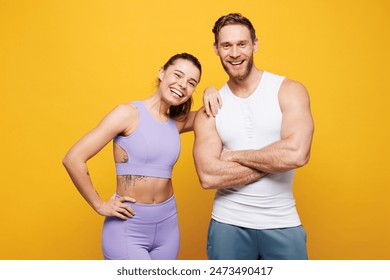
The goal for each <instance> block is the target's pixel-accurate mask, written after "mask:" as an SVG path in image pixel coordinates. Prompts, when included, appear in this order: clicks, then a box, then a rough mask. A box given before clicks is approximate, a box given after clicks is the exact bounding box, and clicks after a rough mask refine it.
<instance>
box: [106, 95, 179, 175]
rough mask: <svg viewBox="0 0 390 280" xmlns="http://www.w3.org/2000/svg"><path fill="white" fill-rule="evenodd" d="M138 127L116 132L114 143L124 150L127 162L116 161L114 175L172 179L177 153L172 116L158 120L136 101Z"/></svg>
mask: <svg viewBox="0 0 390 280" xmlns="http://www.w3.org/2000/svg"><path fill="white" fill-rule="evenodd" d="M132 104H134V105H135V106H136V107H137V109H138V126H137V128H136V129H135V130H134V131H133V133H131V134H130V135H129V136H122V135H118V136H116V137H115V138H114V143H116V144H118V145H119V146H120V147H121V148H122V149H123V150H124V151H125V152H126V153H127V157H128V162H126V163H116V164H115V166H116V174H117V175H141V176H150V177H159V178H171V177H172V169H173V166H174V164H175V163H176V161H177V159H178V157H179V153H180V135H179V132H178V130H177V127H176V124H175V122H174V121H173V120H172V119H168V121H167V122H158V121H157V120H155V119H154V118H153V117H152V115H151V114H150V113H149V111H148V110H147V108H146V107H145V105H144V103H143V102H142V101H135V102H133V103H132Z"/></svg>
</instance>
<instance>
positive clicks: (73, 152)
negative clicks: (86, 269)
mask: <svg viewBox="0 0 390 280" xmlns="http://www.w3.org/2000/svg"><path fill="white" fill-rule="evenodd" d="M201 72H202V68H201V65H200V63H199V61H198V59H197V58H195V57H194V56H192V55H190V54H187V53H181V54H176V55H174V56H172V57H171V58H170V59H169V60H168V61H167V63H166V64H165V65H164V66H163V68H162V69H161V70H160V72H159V74H158V80H159V85H158V88H157V90H156V91H155V92H154V94H153V95H152V96H150V97H149V98H147V99H145V100H142V101H134V102H131V103H127V104H122V105H119V106H117V107H116V108H115V109H114V110H113V111H111V112H110V113H108V114H107V115H106V116H105V117H104V118H103V120H102V121H101V122H100V123H99V125H98V126H97V127H96V128H94V129H93V130H91V131H90V132H89V133H87V134H86V135H85V136H83V137H82V138H81V139H80V140H79V141H78V142H77V143H76V144H75V145H74V146H73V147H72V148H71V149H70V150H69V152H68V153H67V154H66V156H65V158H64V160H63V164H64V166H65V168H66V170H67V171H68V173H69V175H70V177H71V179H72V181H73V183H74V184H75V186H76V188H77V189H78V191H79V192H80V194H81V195H82V196H83V197H84V198H85V200H86V201H87V202H88V203H89V204H90V206H91V207H92V208H93V209H94V210H95V211H96V212H97V213H99V214H100V215H103V216H106V218H105V221H104V227H103V236H102V247H103V253H104V258H105V259H138V260H140V259H160V260H162V259H177V256H178V251H179V228H178V222H177V209H176V202H175V198H174V195H173V187H172V181H171V176H172V168H173V166H174V164H175V162H176V160H177V158H178V156H179V152H180V136H179V133H182V132H186V131H190V130H192V127H193V121H194V116H195V112H190V109H191V103H192V94H193V93H194V90H195V88H196V86H197V84H198V83H199V81H200V77H201ZM207 98H209V101H207V102H206V101H205V104H209V103H212V101H213V100H211V99H215V100H214V101H216V100H217V96H216V95H214V96H213V95H208V97H207ZM207 98H206V99H207ZM111 140H113V142H114V160H115V163H116V174H117V186H116V195H114V196H113V197H111V198H110V199H109V200H108V201H103V200H102V199H101V198H100V197H99V195H98V193H97V192H96V190H95V188H94V186H93V184H92V181H91V179H90V177H89V172H88V169H87V164H86V163H87V161H88V160H89V159H90V158H91V157H93V156H94V155H96V154H97V153H98V152H99V151H100V150H101V149H102V148H103V147H104V146H106V145H107V144H108V143H109V142H110V141H111Z"/></svg>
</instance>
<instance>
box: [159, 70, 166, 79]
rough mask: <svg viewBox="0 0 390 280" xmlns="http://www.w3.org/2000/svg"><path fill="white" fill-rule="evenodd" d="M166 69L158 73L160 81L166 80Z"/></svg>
mask: <svg viewBox="0 0 390 280" xmlns="http://www.w3.org/2000/svg"><path fill="white" fill-rule="evenodd" d="M164 73H165V71H164V69H163V68H161V69H160V71H159V72H158V80H159V81H160V82H161V80H162V79H163V78H164Z"/></svg>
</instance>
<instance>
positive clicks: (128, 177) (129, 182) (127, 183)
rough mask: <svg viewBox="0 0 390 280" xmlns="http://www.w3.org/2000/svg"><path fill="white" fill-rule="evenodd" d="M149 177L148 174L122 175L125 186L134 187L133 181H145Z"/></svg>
mask: <svg viewBox="0 0 390 280" xmlns="http://www.w3.org/2000/svg"><path fill="white" fill-rule="evenodd" d="M149 178H150V177H148V176H140V175H125V176H123V183H124V184H125V187H130V186H132V187H134V186H135V182H139V181H147V180H148V179H149Z"/></svg>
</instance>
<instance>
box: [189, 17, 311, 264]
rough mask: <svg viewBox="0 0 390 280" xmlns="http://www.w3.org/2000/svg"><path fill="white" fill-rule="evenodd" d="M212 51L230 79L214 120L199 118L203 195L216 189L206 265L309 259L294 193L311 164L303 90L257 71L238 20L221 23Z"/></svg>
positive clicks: (249, 32)
mask: <svg viewBox="0 0 390 280" xmlns="http://www.w3.org/2000/svg"><path fill="white" fill-rule="evenodd" d="M213 33H214V35H215V42H214V50H215V52H216V54H217V55H218V56H219V57H220V60H221V63H222V66H223V68H224V69H225V71H226V73H227V74H228V76H229V80H228V81H227V83H226V84H225V85H224V86H223V87H222V88H221V90H220V94H221V97H222V102H223V106H222V108H221V109H220V110H219V112H218V114H217V115H216V117H215V118H213V117H208V116H207V114H206V113H205V112H204V111H202V110H199V112H198V114H197V116H196V119H195V124H194V131H195V145H194V159H195V165H196V169H197V173H198V176H199V179H200V182H201V184H202V187H203V188H205V189H218V191H217V192H216V195H215V199H214V205H213V212H212V219H211V222H210V226H209V234H208V244H207V254H208V257H209V259H272V260H277V259H307V258H308V257H307V249H306V233H305V230H304V229H303V227H302V225H301V221H300V219H299V216H298V213H297V210H296V208H295V199H294V196H293V193H292V182H293V177H294V169H296V168H298V167H301V166H303V165H305V164H306V163H307V162H308V160H309V156H310V147H311V141H312V136H313V130H314V126H313V120H312V116H311V112H310V102H309V96H308V93H307V91H306V89H305V87H304V86H303V85H301V84H300V83H298V82H296V81H292V80H289V79H287V78H284V77H282V76H278V75H275V74H271V73H269V72H267V71H264V70H260V69H258V68H257V67H256V66H255V64H254V61H253V54H254V53H255V52H256V51H257V48H258V40H257V38H256V34H255V29H254V28H253V26H252V24H251V22H250V21H249V20H248V19H247V18H245V17H243V16H242V15H240V14H229V15H226V16H223V17H221V18H219V19H218V20H217V21H216V23H215V26H214V28H213Z"/></svg>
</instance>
